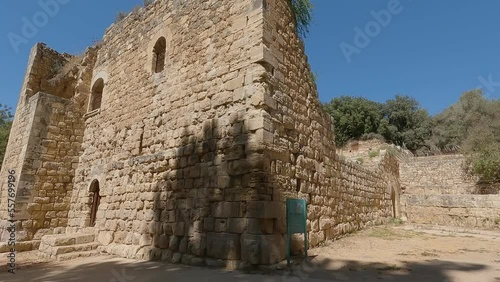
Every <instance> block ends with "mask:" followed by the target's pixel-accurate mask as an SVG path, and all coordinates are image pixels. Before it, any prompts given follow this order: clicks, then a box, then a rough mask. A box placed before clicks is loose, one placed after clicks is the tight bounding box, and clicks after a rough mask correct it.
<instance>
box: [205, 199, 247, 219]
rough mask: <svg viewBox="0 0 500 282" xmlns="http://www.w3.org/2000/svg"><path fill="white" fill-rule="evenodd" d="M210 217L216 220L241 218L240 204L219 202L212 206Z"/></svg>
mask: <svg viewBox="0 0 500 282" xmlns="http://www.w3.org/2000/svg"><path fill="white" fill-rule="evenodd" d="M212 216H213V217H218V218H229V217H242V211H241V203H240V202H221V203H215V204H213V205H212Z"/></svg>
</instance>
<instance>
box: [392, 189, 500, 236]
mask: <svg viewBox="0 0 500 282" xmlns="http://www.w3.org/2000/svg"><path fill="white" fill-rule="evenodd" d="M402 203H403V204H402V207H401V208H402V209H403V212H404V213H405V214H406V216H407V217H408V219H409V221H411V222H412V223H418V224H438V225H450V226H459V227H466V228H488V229H491V228H500V196H498V195H430V196H428V195H404V196H402Z"/></svg>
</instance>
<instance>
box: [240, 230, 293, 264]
mask: <svg viewBox="0 0 500 282" xmlns="http://www.w3.org/2000/svg"><path fill="white" fill-rule="evenodd" d="M241 237H242V238H241V250H242V251H241V260H242V261H246V262H249V263H251V264H275V263H278V262H281V261H282V260H283V259H285V256H286V241H285V237H284V236H283V235H280V234H275V235H250V234H244V235H241Z"/></svg>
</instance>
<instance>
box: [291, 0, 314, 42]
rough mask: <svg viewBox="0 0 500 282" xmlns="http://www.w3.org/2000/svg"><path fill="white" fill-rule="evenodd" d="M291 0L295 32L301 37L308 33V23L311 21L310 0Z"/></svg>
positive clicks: (311, 6) (311, 8)
mask: <svg viewBox="0 0 500 282" xmlns="http://www.w3.org/2000/svg"><path fill="white" fill-rule="evenodd" d="M290 1H291V2H292V9H293V13H294V14H295V24H296V26H297V33H298V34H299V35H301V36H303V37H305V36H306V35H307V33H309V25H310V24H311V21H312V10H313V5H312V3H311V0H290Z"/></svg>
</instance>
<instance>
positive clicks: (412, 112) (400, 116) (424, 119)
mask: <svg viewBox="0 0 500 282" xmlns="http://www.w3.org/2000/svg"><path fill="white" fill-rule="evenodd" d="M382 112H383V116H384V118H383V119H382V121H381V122H380V127H379V128H378V133H379V134H381V135H382V136H384V138H385V139H386V140H388V141H391V142H392V143H394V144H397V145H400V146H403V147H405V148H407V149H409V150H410V151H413V152H416V153H418V154H425V152H426V151H427V145H426V140H427V139H429V137H430V136H431V129H432V121H431V118H430V116H429V114H428V112H427V111H426V110H425V109H422V108H421V107H420V104H419V103H418V102H417V100H415V99H414V98H411V97H409V96H401V95H396V97H395V98H394V99H392V100H388V101H387V102H386V103H385V104H384V105H383V110H382Z"/></svg>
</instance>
